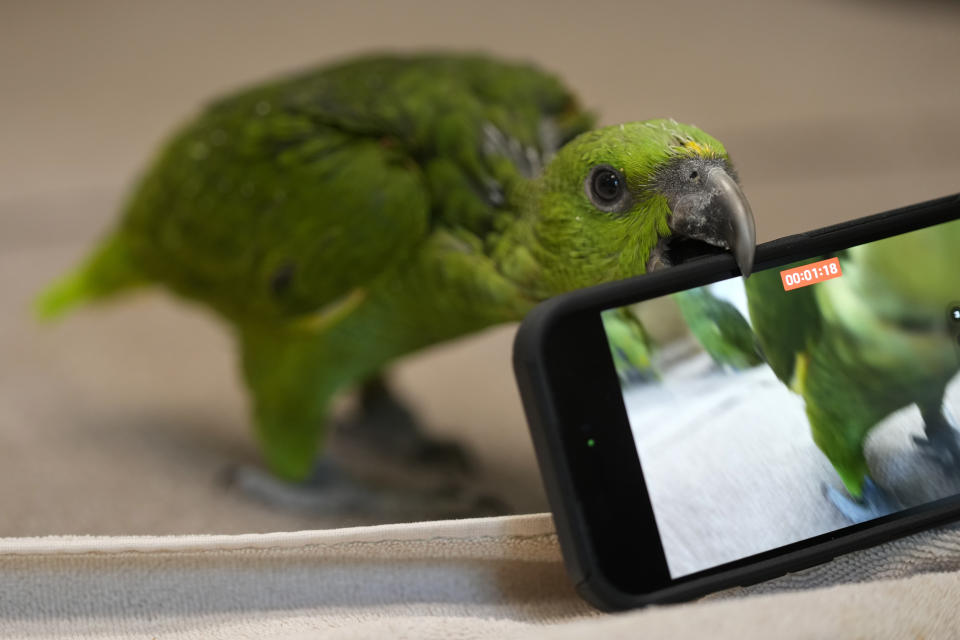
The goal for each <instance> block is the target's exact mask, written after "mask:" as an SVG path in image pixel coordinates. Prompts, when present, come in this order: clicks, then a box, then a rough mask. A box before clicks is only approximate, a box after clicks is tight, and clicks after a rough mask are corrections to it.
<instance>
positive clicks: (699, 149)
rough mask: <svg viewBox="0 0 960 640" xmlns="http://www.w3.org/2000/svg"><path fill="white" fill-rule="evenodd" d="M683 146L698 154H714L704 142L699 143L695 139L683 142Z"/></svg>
mask: <svg viewBox="0 0 960 640" xmlns="http://www.w3.org/2000/svg"><path fill="white" fill-rule="evenodd" d="M683 148H684V149H686V150H687V151H692V152H693V153H695V154H697V155H698V156H708V155H713V154H714V151H713V149H711V148H710V147H708V146H707V145H705V144H701V143H699V142H697V141H696V140H690V141H689V142H685V143H684V144H683Z"/></svg>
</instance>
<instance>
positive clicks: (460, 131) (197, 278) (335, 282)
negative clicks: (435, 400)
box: [121, 56, 591, 319]
mask: <svg viewBox="0 0 960 640" xmlns="http://www.w3.org/2000/svg"><path fill="white" fill-rule="evenodd" d="M590 120H591V118H590V116H589V114H587V113H585V112H583V111H580V110H579V109H578V108H577V106H576V102H575V101H574V100H573V98H572V97H571V96H570V94H569V92H567V91H566V89H565V88H564V87H563V86H562V84H561V83H560V82H558V81H557V80H556V78H554V77H552V76H550V75H549V74H545V73H543V72H541V71H539V70H537V69H534V68H532V67H529V66H525V65H511V64H505V63H502V62H498V61H493V60H489V59H485V58H483V57H480V56H422V57H415V56H414V57H389V56H383V57H369V58H361V59H358V60H354V61H349V62H346V63H343V64H340V65H336V66H333V67H327V68H324V69H320V70H316V71H310V72H307V73H303V74H300V75H298V76H294V77H291V78H287V79H281V80H279V81H277V82H274V83H271V84H267V85H262V86H259V87H256V88H254V89H251V90H247V91H243V92H241V93H238V94H235V95H233V96H229V97H227V98H224V99H222V100H220V101H218V102H216V103H215V104H213V105H211V107H210V108H209V109H208V110H207V111H206V112H205V113H204V114H202V115H201V116H200V117H199V118H198V119H197V120H195V121H194V122H192V123H191V124H189V125H188V126H187V127H186V128H185V129H184V130H183V131H181V132H180V134H179V135H178V136H177V137H176V138H174V140H172V141H171V143H170V144H169V145H168V146H167V148H166V149H165V151H164V152H163V154H162V155H161V157H160V159H159V160H158V162H157V163H155V165H154V167H153V168H152V170H151V171H150V173H149V174H148V175H147V176H146V178H145V179H144V180H143V182H142V183H141V186H140V188H139V190H138V192H137V193H136V194H135V196H134V199H133V201H132V202H131V204H130V206H129V208H128V212H127V215H126V217H125V220H124V223H123V229H122V230H121V234H122V235H123V242H122V243H121V244H123V245H124V246H126V245H130V250H131V252H132V253H134V254H136V258H137V262H138V263H140V264H142V265H144V270H145V271H147V276H148V277H152V278H154V279H159V280H162V281H164V282H165V283H166V284H168V285H169V286H171V287H172V288H173V289H175V290H178V291H180V292H181V293H183V294H185V295H187V296H189V297H193V298H198V299H201V300H203V301H205V302H207V303H210V304H212V305H213V306H215V307H217V308H218V309H220V310H221V311H223V312H225V313H227V314H228V315H231V316H233V317H240V318H245V319H246V318H249V317H251V316H254V317H256V316H267V317H270V316H272V317H276V316H277V315H280V316H283V317H287V316H302V315H309V314H313V313H315V312H317V311H318V310H322V309H324V308H326V307H327V306H329V305H336V304H337V303H338V302H339V301H342V300H350V299H357V297H356V292H357V290H358V289H362V288H363V287H364V286H365V285H367V284H369V283H371V282H372V281H373V280H374V279H375V278H377V277H378V276H379V275H380V274H382V273H385V272H389V271H390V270H392V269H393V268H394V267H395V266H396V265H398V264H399V263H401V262H402V261H403V260H405V259H407V258H408V257H409V256H410V255H411V253H412V252H414V251H415V250H416V248H417V247H418V246H419V245H420V243H421V241H422V240H423V239H424V237H425V236H426V234H427V233H428V230H429V229H432V228H434V227H436V226H438V225H439V226H446V227H448V228H458V229H464V230H466V231H468V232H470V233H473V234H475V235H477V236H479V237H483V235H484V234H485V233H487V232H490V231H492V230H493V229H494V228H496V226H497V223H496V220H495V218H496V216H497V215H500V214H501V213H502V212H501V211H500V209H499V208H498V205H499V204H502V198H503V193H502V189H503V188H505V185H506V184H507V183H508V182H509V181H510V180H511V179H512V177H515V176H516V175H517V173H524V172H535V171H536V169H537V166H535V165H539V164H541V163H542V162H543V161H544V160H545V158H546V157H548V156H549V155H550V153H552V152H553V150H554V149H555V148H556V147H557V146H558V145H559V144H562V143H563V142H564V141H565V139H566V138H568V137H570V136H572V135H576V134H577V133H580V132H581V131H582V130H583V129H584V128H586V126H587V125H589V123H590ZM504 215H507V214H506V213H504Z"/></svg>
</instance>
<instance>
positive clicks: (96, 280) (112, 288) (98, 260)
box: [33, 234, 146, 320]
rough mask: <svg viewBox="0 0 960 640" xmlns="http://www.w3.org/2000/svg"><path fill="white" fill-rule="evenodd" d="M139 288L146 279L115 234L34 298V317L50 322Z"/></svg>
mask: <svg viewBox="0 0 960 640" xmlns="http://www.w3.org/2000/svg"><path fill="white" fill-rule="evenodd" d="M142 284H146V278H145V277H144V276H143V275H142V274H141V273H140V271H139V270H138V269H137V268H136V266H135V265H134V264H133V262H132V261H131V259H130V255H129V250H128V248H127V245H126V243H125V242H124V240H123V238H122V237H121V236H120V235H118V234H115V235H112V236H110V237H109V238H107V239H106V240H105V241H104V242H103V243H102V244H101V245H100V246H99V247H98V248H97V249H96V251H94V253H93V254H91V255H90V257H88V258H87V259H86V261H84V263H83V264H81V265H80V266H79V267H78V268H77V269H75V270H74V271H71V272H70V273H68V274H66V275H65V276H63V277H61V278H60V279H58V280H57V281H55V282H54V283H53V284H52V285H50V286H49V287H48V288H47V289H46V290H45V291H43V292H42V293H41V294H40V295H39V296H37V298H36V300H35V301H34V305H33V308H34V313H35V314H36V316H37V318H39V319H40V320H53V319H56V318H58V317H60V316H62V315H64V314H66V313H67V312H69V311H71V310H73V309H74V308H76V307H79V306H80V305H83V304H86V303H87V302H91V301H93V300H100V299H103V298H107V297H112V296H114V295H116V294H118V293H120V292H123V291H126V290H127V289H131V288H133V287H136V286H138V285H142Z"/></svg>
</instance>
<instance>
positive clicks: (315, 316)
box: [292, 289, 367, 333]
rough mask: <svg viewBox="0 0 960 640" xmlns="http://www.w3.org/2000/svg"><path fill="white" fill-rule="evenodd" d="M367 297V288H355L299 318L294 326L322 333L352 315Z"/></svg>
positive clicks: (300, 329) (297, 328)
mask: <svg viewBox="0 0 960 640" xmlns="http://www.w3.org/2000/svg"><path fill="white" fill-rule="evenodd" d="M366 299H367V292H366V290H365V289H354V290H353V291H351V292H350V293H349V294H347V295H345V296H343V297H342V298H340V299H339V300H336V301H334V302H332V303H330V304H328V305H327V306H325V307H323V308H322V309H320V310H318V311H315V312H314V313H311V314H310V315H307V316H303V317H302V318H298V319H297V320H295V321H294V322H293V324H292V327H293V329H295V330H298V331H305V332H308V333H321V332H323V331H326V330H327V329H329V328H330V327H332V326H333V325H335V324H337V323H338V322H340V321H341V320H343V319H344V318H346V317H347V316H348V315H350V314H351V313H352V312H353V311H354V310H355V309H356V308H357V307H359V306H360V304H361V303H362V302H363V301H364V300H366Z"/></svg>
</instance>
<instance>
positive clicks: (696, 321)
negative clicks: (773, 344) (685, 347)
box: [672, 287, 763, 369]
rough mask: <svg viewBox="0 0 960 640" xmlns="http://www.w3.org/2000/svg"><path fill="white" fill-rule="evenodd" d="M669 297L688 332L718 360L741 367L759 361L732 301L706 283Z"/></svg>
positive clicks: (750, 333)
mask: <svg viewBox="0 0 960 640" xmlns="http://www.w3.org/2000/svg"><path fill="white" fill-rule="evenodd" d="M672 297H673V300H674V301H675V302H676V303H677V306H678V307H679V308H680V313H681V314H682V315H683V317H684V320H685V321H686V323H687V327H688V328H689V329H690V332H691V333H692V334H693V336H694V337H695V338H696V339H697V341H698V342H699V343H700V345H701V346H702V347H703V348H704V350H705V351H706V352H707V353H709V354H710V356H711V357H712V358H713V359H714V360H715V361H716V362H717V363H718V364H721V365H727V366H730V367H733V368H735V369H745V368H748V367H753V366H756V365H758V364H760V363H762V362H763V358H762V357H761V355H760V349H759V345H758V344H757V338H756V336H755V335H754V333H753V330H752V329H751V328H750V325H749V324H748V323H747V321H746V319H745V318H744V317H743V316H742V315H741V314H740V311H739V310H738V309H737V307H735V306H734V305H733V304H731V303H730V302H728V301H726V300H723V299H721V298H718V297H716V296H714V295H713V294H712V293H711V292H710V290H709V289H708V288H706V287H701V288H699V289H691V290H689V291H681V292H679V293H675V294H673V296H672Z"/></svg>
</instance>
